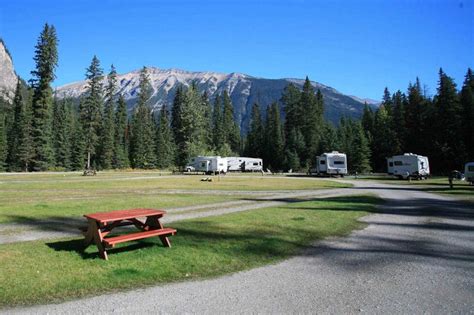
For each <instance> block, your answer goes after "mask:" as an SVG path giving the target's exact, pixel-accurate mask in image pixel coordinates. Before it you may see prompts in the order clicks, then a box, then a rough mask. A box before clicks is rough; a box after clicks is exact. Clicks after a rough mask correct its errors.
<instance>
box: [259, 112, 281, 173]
mask: <svg viewBox="0 0 474 315" xmlns="http://www.w3.org/2000/svg"><path fill="white" fill-rule="evenodd" d="M283 136H284V135H283V131H282V125H281V120H280V109H279V106H278V104H277V103H273V104H271V105H270V106H269V107H268V108H267V121H266V124H265V155H264V157H263V161H264V163H265V165H266V166H267V167H269V168H271V169H273V170H275V171H279V170H282V169H283V162H284V138H283Z"/></svg>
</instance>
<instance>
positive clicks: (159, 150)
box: [156, 105, 176, 169]
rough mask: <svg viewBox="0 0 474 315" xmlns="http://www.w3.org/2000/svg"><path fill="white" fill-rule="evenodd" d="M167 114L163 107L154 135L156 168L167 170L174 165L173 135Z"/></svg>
mask: <svg viewBox="0 0 474 315" xmlns="http://www.w3.org/2000/svg"><path fill="white" fill-rule="evenodd" d="M168 117H169V113H168V110H167V109H166V106H164V105H163V107H162V108H161V112H160V117H159V122H158V128H157V133H156V157H157V167H159V168H162V169H163V168H169V167H172V166H173V165H174V160H175V152H176V149H175V144H174V140H173V133H172V131H171V128H170V121H169V118H168Z"/></svg>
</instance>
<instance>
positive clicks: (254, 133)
mask: <svg viewBox="0 0 474 315" xmlns="http://www.w3.org/2000/svg"><path fill="white" fill-rule="evenodd" d="M249 127H250V128H249V131H248V133H247V141H246V149H245V154H246V155H247V156H250V157H256V158H260V157H262V156H263V152H262V151H263V144H264V132H263V131H264V128H263V123H262V116H261V114H260V106H259V105H258V104H257V103H254V104H253V106H252V116H251V120H250V126H249Z"/></svg>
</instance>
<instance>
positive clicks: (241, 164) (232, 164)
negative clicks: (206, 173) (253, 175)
mask: <svg viewBox="0 0 474 315" xmlns="http://www.w3.org/2000/svg"><path fill="white" fill-rule="evenodd" d="M226 159H227V170H228V171H237V172H261V171H262V170H263V160H262V159H258V158H250V157H241V156H231V157H227V158H226Z"/></svg>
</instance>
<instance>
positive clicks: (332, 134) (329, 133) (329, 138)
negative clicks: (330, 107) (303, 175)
mask: <svg viewBox="0 0 474 315" xmlns="http://www.w3.org/2000/svg"><path fill="white" fill-rule="evenodd" d="M338 147H339V143H338V142H337V131H336V128H335V127H334V125H333V124H332V123H330V122H325V123H324V126H323V132H322V135H321V142H320V143H319V150H318V151H319V153H324V152H332V151H335V150H336V149H337V148H338ZM312 166H313V165H312Z"/></svg>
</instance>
